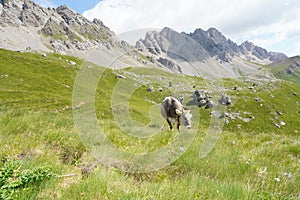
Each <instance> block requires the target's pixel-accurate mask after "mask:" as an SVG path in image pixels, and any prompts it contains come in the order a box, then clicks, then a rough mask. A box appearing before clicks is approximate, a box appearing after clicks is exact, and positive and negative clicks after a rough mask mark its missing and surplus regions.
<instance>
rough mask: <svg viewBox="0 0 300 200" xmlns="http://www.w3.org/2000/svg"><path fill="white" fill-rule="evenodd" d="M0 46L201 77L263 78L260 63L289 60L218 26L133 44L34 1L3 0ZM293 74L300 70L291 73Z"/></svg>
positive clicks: (151, 35)
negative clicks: (236, 39) (238, 41)
mask: <svg viewBox="0 0 300 200" xmlns="http://www.w3.org/2000/svg"><path fill="white" fill-rule="evenodd" d="M0 48H4V49H10V50H16V51H38V52H56V53H60V54H68V55H73V56H77V57H80V58H84V59H86V60H87V61H91V62H94V63H96V64H99V65H103V66H109V67H113V68H124V67H129V66H136V67H159V68H163V69H166V70H168V71H173V72H175V73H183V74H188V75H197V76H203V77H231V78H237V77H241V76H248V75H253V74H259V73H260V71H261V70H262V65H269V64H271V63H274V62H275V63H279V62H285V61H287V60H288V57H287V56H286V55H285V54H283V53H278V52H269V51H267V50H266V49H263V48H261V47H259V46H256V45H255V44H253V43H251V42H248V41H245V42H243V43H242V44H240V45H238V44H236V43H235V42H233V41H232V40H230V39H227V38H226V37H225V36H224V35H223V34H222V33H221V32H220V31H218V30H217V29H215V28H209V29H208V30H207V31H205V30H202V29H201V28H198V29H196V30H195V31H194V32H192V33H184V32H182V33H179V32H177V31H175V30H172V29H171V28H168V27H166V28H163V29H162V30H161V31H149V32H147V33H146V35H145V36H143V38H141V39H139V40H138V41H137V42H136V45H135V46H132V45H129V44H128V43H127V42H126V41H122V40H121V39H119V38H118V37H117V36H116V34H115V33H114V32H113V31H112V30H110V29H109V28H108V27H107V26H105V25H104V23H103V22H102V21H101V20H99V19H94V20H92V21H90V20H88V19H86V18H85V17H83V16H82V15H80V14H78V13H76V12H74V11H72V10H71V9H69V8H68V7H67V6H65V5H62V6H59V7H57V8H44V7H41V6H39V5H38V4H36V3H34V2H32V1H30V0H0ZM295 71H297V72H298V71H299V68H295V69H294V68H293V70H289V71H288V73H294V72H295ZM264 72H265V70H264ZM264 75H265V76H271V75H270V74H269V73H267V74H264Z"/></svg>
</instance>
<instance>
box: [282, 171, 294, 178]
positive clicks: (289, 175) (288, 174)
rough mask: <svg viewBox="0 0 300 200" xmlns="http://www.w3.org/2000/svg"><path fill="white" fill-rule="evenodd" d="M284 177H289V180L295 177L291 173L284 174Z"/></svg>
mask: <svg viewBox="0 0 300 200" xmlns="http://www.w3.org/2000/svg"><path fill="white" fill-rule="evenodd" d="M282 175H283V176H285V177H287V178H292V177H293V175H292V174H291V173H289V172H283V174H282Z"/></svg>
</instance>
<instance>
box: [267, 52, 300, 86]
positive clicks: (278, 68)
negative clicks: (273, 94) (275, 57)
mask: <svg viewBox="0 0 300 200" xmlns="http://www.w3.org/2000/svg"><path fill="white" fill-rule="evenodd" d="M296 59H299V57H298V56H295V57H292V58H289V59H287V60H285V61H281V62H278V63H276V62H275V63H272V64H270V65H268V66H267V68H268V69H270V70H271V72H272V73H273V74H274V75H275V76H276V77H277V78H280V79H283V80H287V81H291V82H293V83H296V84H300V72H297V71H296V72H295V73H293V74H287V73H285V72H284V69H285V68H286V67H287V66H289V65H290V64H291V63H293V62H294V61H295V60H296Z"/></svg>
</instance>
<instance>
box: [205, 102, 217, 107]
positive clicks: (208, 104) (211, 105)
mask: <svg viewBox="0 0 300 200" xmlns="http://www.w3.org/2000/svg"><path fill="white" fill-rule="evenodd" d="M215 106H216V105H215V104H214V102H213V101H212V100H208V101H207V103H206V106H205V109H209V108H213V107H215Z"/></svg>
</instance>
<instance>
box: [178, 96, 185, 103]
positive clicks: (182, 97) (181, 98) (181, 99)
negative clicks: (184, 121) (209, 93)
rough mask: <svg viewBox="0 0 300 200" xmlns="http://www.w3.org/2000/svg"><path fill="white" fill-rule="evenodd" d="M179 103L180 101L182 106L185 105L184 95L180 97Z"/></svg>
mask: <svg viewBox="0 0 300 200" xmlns="http://www.w3.org/2000/svg"><path fill="white" fill-rule="evenodd" d="M178 100H179V101H180V103H181V104H183V101H184V96H183V95H180V97H179V99H178Z"/></svg>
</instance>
